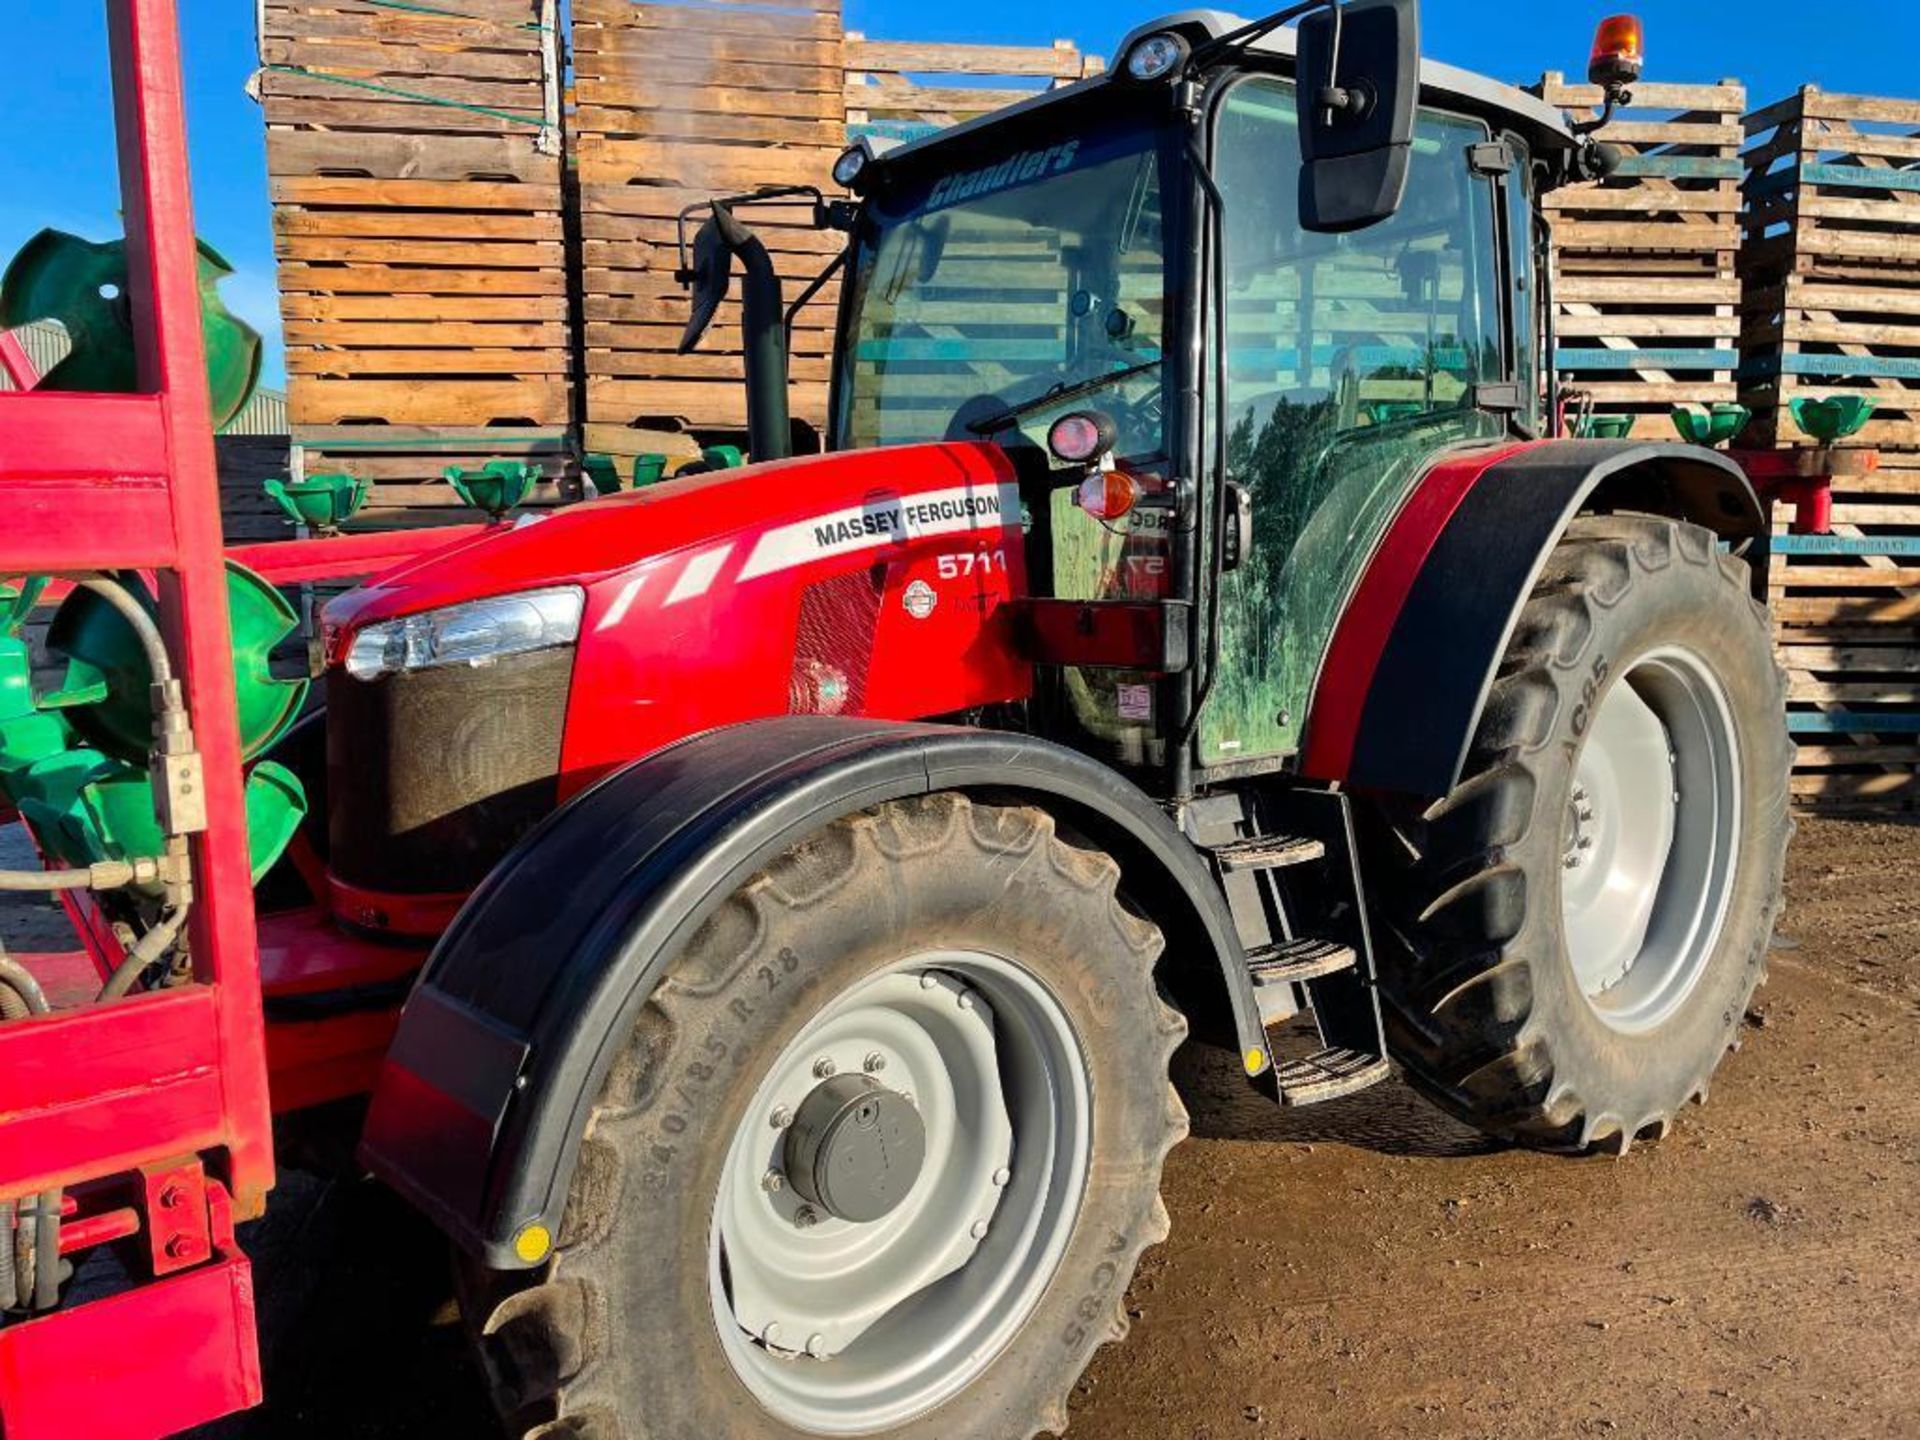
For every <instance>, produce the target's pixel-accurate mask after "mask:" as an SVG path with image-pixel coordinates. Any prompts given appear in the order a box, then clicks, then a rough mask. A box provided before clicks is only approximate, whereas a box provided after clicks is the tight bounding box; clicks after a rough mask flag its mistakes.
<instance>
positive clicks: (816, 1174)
mask: <svg viewBox="0 0 1920 1440" xmlns="http://www.w3.org/2000/svg"><path fill="white" fill-rule="evenodd" d="M783 1150H784V1155H785V1159H786V1173H787V1178H788V1179H789V1180H790V1181H791V1182H792V1184H793V1188H794V1189H795V1190H797V1191H798V1192H799V1193H800V1194H801V1195H803V1196H805V1197H806V1198H807V1199H808V1200H809V1201H811V1202H812V1203H813V1204H815V1205H817V1206H819V1207H820V1208H821V1209H822V1210H824V1211H826V1213H827V1214H829V1215H831V1216H833V1217H834V1218H835V1219H836V1220H852V1221H856V1222H859V1223H863V1224H864V1223H866V1222H868V1221H873V1220H879V1219H882V1218H884V1217H885V1216H888V1215H890V1214H892V1213H893V1211H894V1210H895V1209H896V1208H898V1206H899V1204H900V1202H901V1201H902V1200H904V1199H906V1198H907V1192H908V1191H909V1190H911V1189H913V1185H914V1182H915V1181H916V1180H918V1179H919V1178H920V1168H921V1166H922V1165H923V1164H924V1163H925V1161H926V1158H927V1126H926V1122H925V1121H924V1120H922V1119H921V1118H920V1112H919V1111H918V1110H916V1109H914V1107H913V1104H912V1102H911V1101H909V1100H908V1099H907V1097H906V1096H904V1095H902V1094H900V1093H899V1092H898V1091H895V1090H889V1089H887V1088H886V1087H885V1086H883V1085H882V1084H881V1083H880V1082H879V1081H877V1080H875V1079H873V1078H872V1077H871V1076H868V1075H835V1076H833V1077H831V1078H830V1079H826V1080H822V1081H821V1082H820V1083H819V1084H818V1085H816V1086H814V1087H813V1092H812V1093H811V1094H809V1095H808V1096H807V1098H806V1099H805V1100H803V1101H801V1102H800V1109H799V1111H798V1113H797V1114H796V1115H795V1117H794V1122H793V1125H792V1127H791V1128H789V1129H788V1131H787V1140H786V1144H785V1146H784V1147H783Z"/></svg>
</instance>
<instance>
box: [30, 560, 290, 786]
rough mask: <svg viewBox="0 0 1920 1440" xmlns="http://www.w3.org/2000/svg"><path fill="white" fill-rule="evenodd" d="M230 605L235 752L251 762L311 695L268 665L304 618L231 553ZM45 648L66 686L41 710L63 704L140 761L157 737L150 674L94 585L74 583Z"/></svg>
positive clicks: (99, 736) (88, 731)
mask: <svg viewBox="0 0 1920 1440" xmlns="http://www.w3.org/2000/svg"><path fill="white" fill-rule="evenodd" d="M120 579H121V583H123V584H126V585H128V586H129V587H130V588H131V589H132V590H133V591H134V593H135V594H136V595H138V596H140V597H141V600H142V603H144V604H145V605H146V607H147V609H148V610H149V611H151V610H153V609H154V603H153V599H152V597H151V596H150V595H148V594H147V593H146V590H145V588H144V587H143V586H141V584H140V582H139V581H138V580H136V579H134V578H133V577H131V576H127V575H122V576H121V577H120ZM227 609H228V614H229V616H230V617H231V621H232V626H233V661H234V687H235V690H236V691H237V693H238V698H239V702H240V705H239V709H240V743H241V750H242V753H243V757H244V758H246V759H249V760H250V759H252V758H253V757H254V756H256V755H258V754H259V753H260V752H261V751H262V750H265V749H266V748H267V746H269V745H271V744H272V743H273V742H274V741H275V740H277V739H278V738H279V737H280V735H281V733H282V732H283V731H285V730H286V728H287V726H289V725H291V724H292V723H293V721H294V718H295V717H296V716H298V715H299V713H300V706H301V704H302V702H303V701H305V699H306V697H307V681H306V680H305V679H304V678H301V679H295V680H283V679H280V678H279V677H278V676H276V675H274V674H273V672H272V670H271V669H270V667H269V664H268V660H269V657H270V656H271V655H272V653H273V650H274V647H276V646H277V645H279V644H280V642H281V641H283V640H285V639H286V638H287V637H288V636H289V635H291V634H293V632H294V630H295V629H296V628H298V626H299V618H300V617H299V616H298V615H297V614H296V613H295V611H294V609H293V607H292V606H291V605H289V604H288V603H287V601H286V599H285V597H284V596H282V595H281V594H280V592H279V591H278V590H275V589H274V588H273V587H272V586H271V585H269V584H268V583H267V582H266V581H264V580H262V579H261V578H260V577H259V576H258V575H256V574H254V573H253V572H252V571H251V570H248V569H246V568H245V567H244V566H241V565H236V564H235V563H234V562H233V561H231V560H229V561H228V562H227ZM47 648H48V649H50V650H53V651H56V652H57V653H59V654H61V655H64V656H66V657H67V660H68V666H67V678H66V684H65V686H64V687H63V693H60V694H56V695H53V696H43V697H42V698H41V701H40V704H41V708H43V709H45V708H48V707H49V706H55V705H57V706H59V707H60V708H61V709H62V711H63V713H64V714H65V715H66V716H67V719H68V720H69V722H70V723H71V724H72V726H73V728H74V730H75V731H76V732H78V733H79V735H80V736H81V737H82V738H83V739H84V740H85V741H86V742H87V743H88V744H90V745H92V746H94V747H95V748H97V749H99V750H101V751H103V752H105V753H106V754H108V755H111V756H114V757H115V758H117V759H121V760H125V761H128V762H130V763H132V764H135V765H144V764H145V763H146V756H147V750H148V748H149V746H150V744H151V742H152V738H153V711H152V706H151V703H150V700H149V697H148V694H147V692H148V689H149V687H150V686H151V685H152V683H153V676H152V672H151V671H150V670H149V668H148V666H147V656H146V652H145V651H144V650H143V649H141V647H140V642H139V640H138V638H137V637H136V636H135V635H134V633H133V627H132V626H130V625H128V624H127V622H126V621H125V620H124V619H122V618H121V617H120V615H119V613H118V612H116V611H115V610H114V609H113V607H112V606H110V605H108V604H107V602H106V601H104V600H102V599H100V597H99V596H97V595H95V594H93V592H91V591H88V590H75V591H74V592H73V594H71V595H70V596H68V597H67V599H66V600H65V601H64V602H63V603H62V604H61V606H60V608H59V610H57V611H55V612H54V617H53V623H52V625H50V626H49V627H48V629H47Z"/></svg>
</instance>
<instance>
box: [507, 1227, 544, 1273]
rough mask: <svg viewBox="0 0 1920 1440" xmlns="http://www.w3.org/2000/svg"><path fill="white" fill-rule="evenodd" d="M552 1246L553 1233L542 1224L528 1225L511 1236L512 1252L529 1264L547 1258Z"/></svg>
mask: <svg viewBox="0 0 1920 1440" xmlns="http://www.w3.org/2000/svg"><path fill="white" fill-rule="evenodd" d="M552 1248H553V1234H552V1232H551V1231H549V1230H548V1229H547V1227H546V1226H544V1225H529V1226H527V1228H526V1229H524V1230H522V1231H521V1232H520V1233H519V1234H518V1235H516V1236H514V1237H513V1253H514V1254H516V1255H518V1256H519V1257H520V1258H521V1259H522V1260H524V1261H526V1262H527V1263H528V1264H529V1265H531V1264H533V1263H534V1262H535V1261H538V1260H544V1259H546V1258H547V1252H548V1251H549V1250H551V1249H552Z"/></svg>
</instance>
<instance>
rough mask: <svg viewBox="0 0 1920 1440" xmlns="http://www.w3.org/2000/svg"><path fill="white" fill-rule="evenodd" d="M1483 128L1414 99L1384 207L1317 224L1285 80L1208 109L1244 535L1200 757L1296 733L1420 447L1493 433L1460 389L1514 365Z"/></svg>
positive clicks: (1228, 583)
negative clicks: (1245, 496) (1475, 152)
mask: <svg viewBox="0 0 1920 1440" xmlns="http://www.w3.org/2000/svg"><path fill="white" fill-rule="evenodd" d="M1490 138H1491V137H1490V135H1489V133H1488V130H1487V127H1486V126H1485V125H1483V124H1481V123H1480V122H1478V121H1474V120H1469V119H1465V118H1461V117H1456V116H1451V115H1447V114H1444V113H1442V112H1439V111H1431V110H1425V111H1422V112H1421V115H1420V121H1419V128H1418V131H1417V135H1416V139H1415V144H1414V155H1413V161H1412V167H1411V175H1410V178H1409V180H1408V184H1407V192H1406V199H1405V202H1404V203H1403V204H1402V206H1401V208H1400V211H1399V212H1398V213H1397V214H1396V215H1394V216H1393V217H1392V218H1391V219H1388V220H1385V221H1383V222H1381V223H1379V224H1377V225H1373V226H1371V227H1369V228H1367V229H1364V230H1360V231H1357V232H1355V233H1352V234H1347V235H1316V234H1311V233H1308V232H1307V231H1304V230H1303V229H1301V227H1300V225H1299V223H1298V218H1297V217H1298V207H1299V184H1300V146H1299V125H1298V118H1297V112H1296V110H1295V105H1294V93H1293V86H1292V85H1291V84H1290V83H1289V82H1286V81H1282V80H1279V79H1275V78H1272V77H1266V76H1249V77H1247V78H1245V79H1243V80H1241V81H1240V82H1238V83H1237V84H1236V85H1235V86H1234V87H1233V88H1232V89H1231V90H1230V91H1228V92H1227V94H1226V95H1225V96H1224V97H1223V98H1222V100H1221V102H1220V104H1219V106H1218V109H1217V111H1216V116H1215V126H1214V161H1213V164H1214V174H1215V177H1216V181H1217V184H1218V186H1219V189H1220V191H1221V193H1222V195H1223V196H1224V197H1225V207H1224V215H1223V221H1222V223H1223V234H1222V236H1221V253H1222V260H1223V266H1222V269H1223V278H1224V281H1225V285H1226V311H1227V318H1226V333H1225V363H1226V406H1227V413H1226V415H1225V417H1224V423H1225V425H1226V427H1227V469H1228V478H1229V479H1231V480H1232V481H1234V482H1236V483H1238V484H1240V485H1242V486H1244V487H1246V489H1247V490H1248V491H1249V492H1250V493H1251V496H1252V502H1253V504H1252V510H1253V545H1252V549H1251V551H1250V552H1249V553H1248V554H1247V555H1246V556H1245V557H1244V558H1243V560H1242V562H1241V564H1240V565H1239V567H1238V568H1237V569H1235V570H1233V571H1232V572H1230V573H1229V574H1227V575H1226V576H1224V577H1223V579H1222V583H1221V601H1220V610H1219V614H1218V617H1217V623H1218V625H1219V627H1220V662H1219V670H1218V672H1217V675H1216V677H1215V680H1214V684H1213V686H1212V689H1211V692H1210V694H1209V696H1208V700H1207V704H1206V709H1205V712H1204V714H1203V715H1202V718H1201V724H1200V730H1199V736H1200V757H1199V760H1200V764H1201V765H1202V766H1203V767H1206V768H1218V767H1225V766H1236V765H1239V764H1242V763H1244V762H1248V761H1256V762H1257V761H1263V760H1271V759H1274V758H1276V757H1282V756H1285V755H1287V754H1289V753H1291V752H1293V751H1295V750H1297V749H1298V747H1299V744H1300V733H1301V727H1302V724H1303V723H1304V720H1305V716H1306V710H1307V701H1308V699H1309V697H1310V696H1311V694H1312V690H1313V685H1314V682H1315V679H1316V677H1317V675H1318V673H1319V668H1320V664H1321V660H1322V658H1323V657H1324V655H1325V653H1326V649H1327V645H1328V642H1329V640H1330V638H1331V636H1332V633H1333V627H1334V624H1335V622H1336V620H1337V619H1338V618H1339V615H1340V612H1341V610H1342V609H1343V607H1344V606H1345V603H1346V600H1347V597H1348V595H1349V594H1350V593H1351V590H1352V587H1353V585H1354V583H1355V582H1356V580H1357V579H1358V576H1359V574H1360V571H1361V569H1362V568H1363V567H1364V565H1365V563H1366V561H1367V559H1368V557H1369V556H1370V555H1371V554H1372V553H1373V550H1374V547H1375V546H1376V545H1377V544H1378V542H1379V539H1380V537H1381V535H1382V533H1383V532H1384V530H1385V528H1386V525H1387V523H1388V521H1389V520H1390V519H1391V518H1392V516H1393V515H1394V513H1395V511H1396V510H1397V509H1398V508H1399V506H1400V504H1401V502H1402V501H1403V500H1404V499H1405V498H1406V495H1407V493H1408V492H1409V490H1410V489H1411V488H1412V485H1413V483H1414V482H1415V481H1416V480H1417V479H1418V477H1419V475H1420V473H1421V472H1422V470H1423V469H1424V467H1425V464H1426V462H1427V460H1428V459H1429V457H1431V456H1432V455H1433V454H1434V453H1435V452H1436V451H1438V450H1440V449H1442V448H1444V447H1448V446H1453V445H1457V444H1460V443H1462V442H1466V441H1473V440H1485V439H1492V438H1495V437H1498V436H1500V435H1502V434H1504V433H1505V432H1506V429H1507V419H1506V416H1505V415H1504V414H1502V413H1499V412H1497V411H1494V410H1490V409H1487V408H1483V405H1482V404H1480V403H1477V402H1479V401H1481V400H1482V399H1483V398H1484V397H1482V396H1481V395H1480V394H1479V393H1478V392H1477V390H1476V387H1478V386H1481V385H1484V384H1488V383H1492V382H1498V381H1503V380H1508V379H1512V378H1514V376H1513V373H1512V372H1513V366H1512V361H1513V356H1512V350H1513V348H1514V347H1513V345H1512V342H1511V339H1510V336H1511V334H1512V332H1511V330H1509V328H1508V320H1509V317H1510V314H1511V311H1510V308H1509V306H1508V305H1507V304H1505V303H1503V301H1505V300H1506V299H1507V297H1506V296H1505V295H1504V294H1503V282H1502V276H1503V273H1504V268H1505V267H1504V266H1503V264H1502V257H1501V246H1502V240H1503V230H1502V226H1501V223H1500V215H1499V210H1498V206H1497V203H1496V190H1495V186H1494V183H1493V181H1492V179H1491V177H1489V176H1488V175H1486V174H1482V173H1476V170H1475V168H1474V166H1473V165H1471V164H1470V163H1469V152H1470V150H1471V149H1472V147H1474V146H1476V145H1481V144H1484V143H1485V142H1487V141H1488V140H1489V139H1490ZM1210 423H1218V417H1210Z"/></svg>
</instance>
